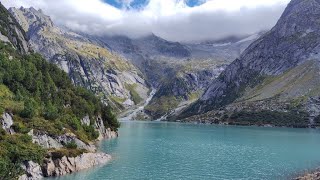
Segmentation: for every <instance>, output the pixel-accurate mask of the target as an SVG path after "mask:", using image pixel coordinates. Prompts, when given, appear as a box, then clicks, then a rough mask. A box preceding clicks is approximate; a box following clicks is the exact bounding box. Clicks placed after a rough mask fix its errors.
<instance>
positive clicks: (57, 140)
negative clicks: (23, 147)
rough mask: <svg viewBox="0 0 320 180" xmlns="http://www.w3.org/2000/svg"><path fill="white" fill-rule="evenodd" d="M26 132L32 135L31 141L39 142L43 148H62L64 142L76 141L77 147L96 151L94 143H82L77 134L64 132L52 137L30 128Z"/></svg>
mask: <svg viewBox="0 0 320 180" xmlns="http://www.w3.org/2000/svg"><path fill="white" fill-rule="evenodd" d="M28 134H29V135H30V136H31V137H32V141H33V143H36V144H39V145H40V146H41V147H43V148H45V149H52V148H53V149H60V148H63V147H64V146H65V145H66V144H69V143H71V142H74V143H76V145H77V147H78V148H79V149H85V150H87V151H89V152H95V151H96V147H95V145H94V144H92V143H91V144H86V143H84V142H83V141H81V140H80V139H78V138H77V136H76V135H75V134H73V133H66V134H64V135H61V136H57V137H52V136H49V135H48V134H46V133H42V132H36V133H35V132H34V130H31V131H30V132H29V133H28Z"/></svg>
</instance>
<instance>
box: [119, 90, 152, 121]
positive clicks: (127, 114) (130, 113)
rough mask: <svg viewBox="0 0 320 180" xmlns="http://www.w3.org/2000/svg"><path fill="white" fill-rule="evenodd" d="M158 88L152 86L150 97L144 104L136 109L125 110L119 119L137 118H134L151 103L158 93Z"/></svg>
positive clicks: (130, 119) (129, 119)
mask: <svg viewBox="0 0 320 180" xmlns="http://www.w3.org/2000/svg"><path fill="white" fill-rule="evenodd" d="M156 92H157V90H156V89H155V88H152V91H151V92H150V94H149V97H148V98H147V99H146V100H145V102H144V104H143V105H141V106H138V107H137V108H135V109H131V110H128V111H126V112H124V113H123V114H122V115H120V117H121V116H122V117H121V118H119V121H132V120H135V119H134V118H135V117H136V116H137V114H138V113H139V112H141V111H143V110H144V108H145V107H146V106H147V105H148V104H149V103H150V101H151V100H152V98H153V96H154V95H155V94H156Z"/></svg>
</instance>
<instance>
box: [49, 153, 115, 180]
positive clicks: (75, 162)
mask: <svg viewBox="0 0 320 180" xmlns="http://www.w3.org/2000/svg"><path fill="white" fill-rule="evenodd" d="M110 160H111V156H110V155H108V154H105V153H84V154H82V155H80V156H77V157H74V158H72V157H62V158H61V159H55V160H53V159H48V160H47V162H46V163H45V164H44V165H43V172H44V175H45V176H46V177H50V176H62V175H66V174H70V173H73V172H78V171H81V170H85V169H88V168H91V167H94V166H97V165H103V164H106V163H108V162H109V161H110Z"/></svg>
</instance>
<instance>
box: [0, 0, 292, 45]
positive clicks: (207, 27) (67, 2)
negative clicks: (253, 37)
mask: <svg viewBox="0 0 320 180" xmlns="http://www.w3.org/2000/svg"><path fill="white" fill-rule="evenodd" d="M289 1H290V0H1V2H2V3H3V4H4V5H5V6H6V7H21V6H23V7H31V6H32V7H34V8H36V9H42V10H43V11H44V13H46V14H47V15H49V16H51V18H52V19H53V21H54V22H55V23H56V24H58V25H63V26H66V27H68V28H70V29H72V30H75V31H80V32H84V33H89V34H93V35H126V36H129V37H131V38H138V37H142V36H146V35H149V34H151V33H153V34H155V35H157V36H160V37H162V38H164V39H166V40H169V41H178V42H199V41H204V40H218V39H223V38H225V37H228V36H244V35H250V34H253V33H257V32H260V31H264V30H268V29H271V28H272V27H273V26H274V25H275V24H276V22H277V20H278V19H279V17H280V16H281V14H282V12H283V11H284V9H285V7H286V6H287V4H288V3H289Z"/></svg>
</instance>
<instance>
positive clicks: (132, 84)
mask: <svg viewBox="0 0 320 180" xmlns="http://www.w3.org/2000/svg"><path fill="white" fill-rule="evenodd" d="M9 11H10V12H11V14H12V15H13V16H14V17H15V19H16V20H17V21H18V22H19V24H20V25H21V27H22V28H23V29H24V30H25V31H26V32H27V37H28V39H29V43H30V44H31V47H32V48H33V49H34V50H35V51H36V52H38V53H40V54H41V55H43V56H44V57H45V58H46V59H47V60H48V61H49V62H52V63H54V64H57V65H58V66H59V67H60V68H61V69H63V70H64V71H65V72H66V73H68V74H69V77H70V78H71V80H72V81H73V83H74V84H75V85H77V86H82V87H85V88H87V89H89V90H91V91H92V92H94V93H95V94H96V95H98V96H100V97H101V98H102V99H103V100H105V102H107V103H109V104H111V105H112V106H113V107H114V109H116V110H119V111H120V110H123V109H126V108H129V107H132V106H134V105H137V104H139V103H141V102H142V101H143V100H145V99H146V98H147V96H148V92H149V88H148V85H147V84H146V81H145V80H144V77H143V75H142V73H141V72H140V71H139V70H138V69H137V68H135V67H134V66H133V65H132V64H131V63H130V62H128V61H127V60H125V59H124V58H122V57H121V56H119V55H117V54H115V53H112V52H110V51H109V50H108V49H107V48H104V47H103V46H101V45H99V44H98V43H97V42H95V41H93V40H91V39H88V38H86V37H85V36H83V35H80V34H78V33H75V32H73V31H71V30H69V29H66V28H60V27H59V26H56V25H55V24H54V23H53V22H52V20H51V18H50V17H49V16H46V15H45V14H44V13H43V12H42V11H41V10H36V9H34V8H32V7H31V8H23V7H21V8H19V9H17V8H10V9H9Z"/></svg>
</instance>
